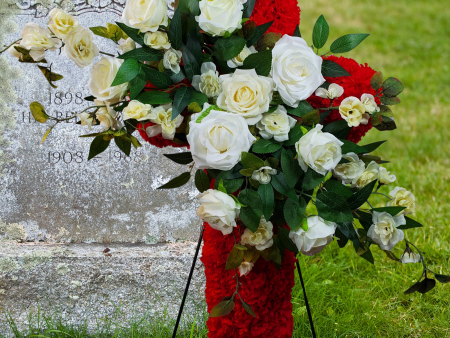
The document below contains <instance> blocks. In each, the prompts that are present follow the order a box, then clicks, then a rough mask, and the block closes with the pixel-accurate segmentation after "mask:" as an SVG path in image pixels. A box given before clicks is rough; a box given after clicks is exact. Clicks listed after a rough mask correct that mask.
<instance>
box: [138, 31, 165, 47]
mask: <svg viewBox="0 0 450 338" xmlns="http://www.w3.org/2000/svg"><path fill="white" fill-rule="evenodd" d="M144 43H145V44H146V45H147V46H149V47H151V48H154V49H169V48H170V46H171V45H170V42H169V37H168V36H167V33H166V32H160V31H156V32H148V33H145V35H144Z"/></svg>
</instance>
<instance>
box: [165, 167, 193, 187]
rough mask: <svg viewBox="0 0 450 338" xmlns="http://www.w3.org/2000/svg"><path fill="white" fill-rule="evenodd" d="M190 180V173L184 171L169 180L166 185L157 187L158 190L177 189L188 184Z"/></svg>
mask: <svg viewBox="0 0 450 338" xmlns="http://www.w3.org/2000/svg"><path fill="white" fill-rule="evenodd" d="M190 178H191V173H190V172H189V171H186V172H184V173H182V174H181V175H179V176H177V177H175V178H173V179H171V180H170V181H169V182H167V183H166V184H163V185H162V186H160V187H158V189H174V188H179V187H181V186H183V185H185V184H186V183H187V182H189V179H190Z"/></svg>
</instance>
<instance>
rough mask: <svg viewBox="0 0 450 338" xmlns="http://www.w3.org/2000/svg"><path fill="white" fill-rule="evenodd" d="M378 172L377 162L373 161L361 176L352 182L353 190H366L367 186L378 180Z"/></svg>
mask: <svg viewBox="0 0 450 338" xmlns="http://www.w3.org/2000/svg"><path fill="white" fill-rule="evenodd" d="M378 171H379V167H378V164H377V162H375V161H372V162H370V163H369V165H368V166H367V168H366V169H364V171H363V172H362V174H361V176H359V177H357V178H355V179H354V180H353V181H352V187H353V188H355V187H356V188H364V187H365V186H366V185H368V184H369V183H370V182H372V181H373V180H376V179H378Z"/></svg>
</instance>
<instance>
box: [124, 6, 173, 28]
mask: <svg viewBox="0 0 450 338" xmlns="http://www.w3.org/2000/svg"><path fill="white" fill-rule="evenodd" d="M122 22H123V23H124V24H125V25H127V26H130V27H133V28H137V29H139V30H140V31H141V32H142V33H145V32H156V31H157V30H158V28H159V26H167V24H168V23H169V21H168V17H167V5H166V2H165V1H164V0H127V3H126V5H125V9H124V10H123V12H122Z"/></svg>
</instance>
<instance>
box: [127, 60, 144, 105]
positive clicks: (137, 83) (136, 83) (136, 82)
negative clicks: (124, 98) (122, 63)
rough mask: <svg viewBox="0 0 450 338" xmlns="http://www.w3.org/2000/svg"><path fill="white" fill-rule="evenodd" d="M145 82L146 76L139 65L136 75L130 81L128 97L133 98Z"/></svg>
mask: <svg viewBox="0 0 450 338" xmlns="http://www.w3.org/2000/svg"><path fill="white" fill-rule="evenodd" d="M146 84H147V76H146V74H145V72H144V69H142V66H141V67H140V68H139V72H138V74H137V75H136V77H135V78H134V79H133V80H131V81H130V99H131V100H134V99H135V98H136V97H137V96H138V95H139V94H140V92H141V91H142V90H143V89H144V87H145V85H146Z"/></svg>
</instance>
